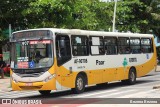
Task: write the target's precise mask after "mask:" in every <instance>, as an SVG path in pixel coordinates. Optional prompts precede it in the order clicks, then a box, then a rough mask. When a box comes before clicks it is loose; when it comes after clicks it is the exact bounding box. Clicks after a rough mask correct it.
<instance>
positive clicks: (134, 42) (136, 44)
mask: <svg viewBox="0 0 160 107" xmlns="http://www.w3.org/2000/svg"><path fill="white" fill-rule="evenodd" d="M130 47H131V52H132V53H133V54H138V53H141V47H140V39H139V38H130Z"/></svg>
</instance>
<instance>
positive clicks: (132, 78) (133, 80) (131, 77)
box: [127, 68, 136, 85]
mask: <svg viewBox="0 0 160 107" xmlns="http://www.w3.org/2000/svg"><path fill="white" fill-rule="evenodd" d="M127 83H128V84H129V85H133V84H135V83H136V70H135V68H131V69H130V70H129V74H128V80H127Z"/></svg>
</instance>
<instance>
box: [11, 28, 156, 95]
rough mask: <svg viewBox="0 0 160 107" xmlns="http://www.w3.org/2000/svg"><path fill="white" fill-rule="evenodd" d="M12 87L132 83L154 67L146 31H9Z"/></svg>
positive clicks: (46, 88) (78, 90)
mask: <svg viewBox="0 0 160 107" xmlns="http://www.w3.org/2000/svg"><path fill="white" fill-rule="evenodd" d="M10 42H11V72H10V75H11V84H12V89H13V90H37V91H39V92H40V93H41V94H42V95H48V94H50V92H51V91H52V90H55V91H58V90H69V89H71V90H72V91H73V92H74V93H82V92H83V91H84V90H85V88H86V87H88V86H91V85H97V86H98V85H102V84H106V83H108V82H112V81H122V82H124V83H127V84H131V85H132V84H135V83H136V78H138V77H141V76H144V75H146V74H147V73H149V72H151V71H155V70H156V66H157V63H156V59H157V55H156V47H155V44H154V37H153V35H151V34H136V33H119V32H104V31H87V30H80V29H58V28H40V29H29V30H21V31H16V32H14V33H12V36H11V38H10Z"/></svg>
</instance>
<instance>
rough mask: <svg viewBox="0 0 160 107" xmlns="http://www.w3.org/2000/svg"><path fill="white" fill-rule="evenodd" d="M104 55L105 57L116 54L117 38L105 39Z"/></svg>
mask: <svg viewBox="0 0 160 107" xmlns="http://www.w3.org/2000/svg"><path fill="white" fill-rule="evenodd" d="M104 44H105V53H106V54H107V55H113V54H117V38H116V37H105V38H104Z"/></svg>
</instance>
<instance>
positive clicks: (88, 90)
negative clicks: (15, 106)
mask: <svg viewBox="0 0 160 107" xmlns="http://www.w3.org/2000/svg"><path fill="white" fill-rule="evenodd" d="M155 81H156V80H137V82H136V84H135V85H139V84H142V85H143V84H145V83H151V82H155ZM157 81H158V80H157ZM127 86H131V85H126V84H123V83H122V82H115V83H109V84H106V85H103V86H96V85H95V86H90V87H86V89H85V91H84V92H83V93H82V94H88V93H92V92H94V93H95V92H97V93H98V92H100V91H104V90H107V89H116V88H120V87H127ZM64 96H65V97H67V96H68V97H73V96H77V94H73V93H72V91H71V90H67V91H61V92H51V93H50V95H48V96H43V95H34V96H27V97H21V98H25V99H26V98H27V99H28V98H29V99H35V98H39V99H46V98H47V99H51V98H53V99H54V98H59V97H64Z"/></svg>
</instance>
